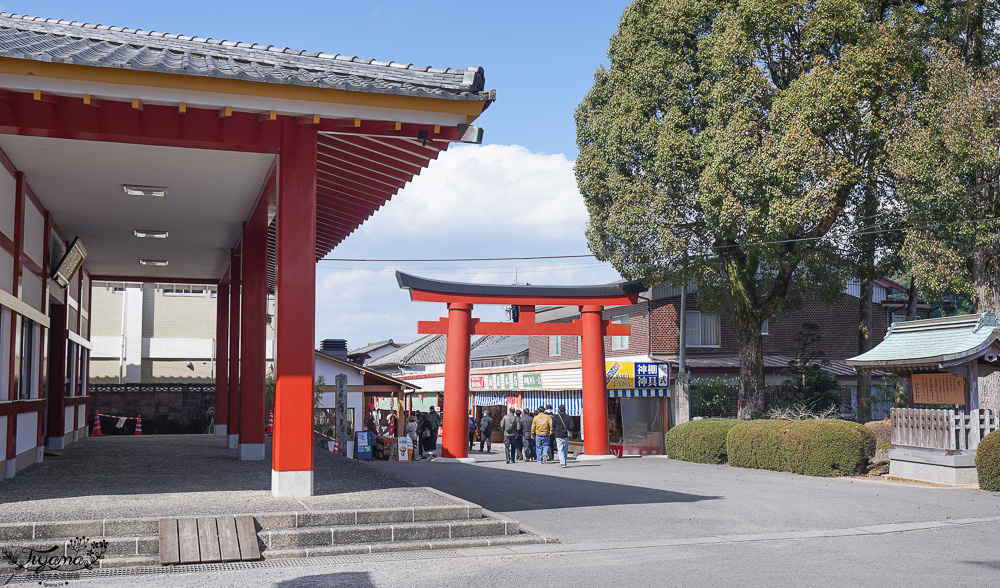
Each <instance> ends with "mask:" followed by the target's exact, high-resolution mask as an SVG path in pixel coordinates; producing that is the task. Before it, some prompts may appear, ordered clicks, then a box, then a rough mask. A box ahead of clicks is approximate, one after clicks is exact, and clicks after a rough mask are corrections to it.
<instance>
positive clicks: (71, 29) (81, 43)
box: [0, 12, 495, 100]
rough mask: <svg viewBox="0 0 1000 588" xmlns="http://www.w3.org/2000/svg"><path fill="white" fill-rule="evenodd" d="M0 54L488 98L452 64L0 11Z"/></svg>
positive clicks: (477, 76)
mask: <svg viewBox="0 0 1000 588" xmlns="http://www.w3.org/2000/svg"><path fill="white" fill-rule="evenodd" d="M0 57H11V58H17V59H30V60H35V61H49V62H54V63H68V64H73V65H88V66H94V67H105V68H119V69H129V70H138V71H152V72H162V73H171V74H181V75H192V76H205V77H214V78H227V79H236V80H247V81H254V82H269V83H275V84H292V85H298V86H312V87H318V88H330V89H337V90H350V91H355V92H373V93H379V94H401V95H408V96H423V97H430V98H445V99H454V100H493V99H494V98H495V94H494V93H493V92H492V91H484V88H485V83H486V77H485V72H484V71H483V68H481V67H469V68H466V69H453V68H441V67H429V66H418V65H413V64H412V63H399V62H395V61H379V60H376V59H362V58H359V57H356V56H353V55H340V54H329V53H321V52H310V51H304V50H300V49H289V48H288V47H276V46H274V45H265V44H260V43H243V42H240V41H228V40H225V39H212V38H204V37H194V36H186V35H176V34H171V33H161V32H156V31H144V30H141V29H130V28H124V27H113V26H105V25H100V24H87V23H79V22H75V21H68V20H59V19H53V18H40V17H34V16H26V15H19V14H12V13H9V12H0Z"/></svg>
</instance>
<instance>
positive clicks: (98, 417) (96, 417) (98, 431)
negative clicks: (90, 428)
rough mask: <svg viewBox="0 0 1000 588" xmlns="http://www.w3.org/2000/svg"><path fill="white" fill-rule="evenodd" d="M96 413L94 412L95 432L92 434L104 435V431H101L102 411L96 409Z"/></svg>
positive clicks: (96, 435)
mask: <svg viewBox="0 0 1000 588" xmlns="http://www.w3.org/2000/svg"><path fill="white" fill-rule="evenodd" d="M94 413H95V414H94V432H93V433H91V435H94V436H95V437H100V436H102V435H104V433H102V432H101V411H99V410H95V411H94Z"/></svg>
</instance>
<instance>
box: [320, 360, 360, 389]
mask: <svg viewBox="0 0 1000 588" xmlns="http://www.w3.org/2000/svg"><path fill="white" fill-rule="evenodd" d="M314 369H315V370H316V377H317V378H319V376H323V378H324V379H325V380H326V385H327V386H335V385H336V384H337V375H338V374H344V375H346V376H347V385H348V386H362V385H364V383H365V377H364V372H362V371H361V370H359V369H357V368H351V367H347V366H342V365H340V364H337V363H334V362H332V361H330V360H328V359H326V358H323V357H317V358H316V367H315V368H314Z"/></svg>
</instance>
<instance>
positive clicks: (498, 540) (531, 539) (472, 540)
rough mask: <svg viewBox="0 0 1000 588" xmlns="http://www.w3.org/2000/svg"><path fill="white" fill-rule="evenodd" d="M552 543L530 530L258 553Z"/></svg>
mask: <svg viewBox="0 0 1000 588" xmlns="http://www.w3.org/2000/svg"><path fill="white" fill-rule="evenodd" d="M554 542H555V540H554V539H551V538H549V539H546V538H544V537H539V536H538V535H533V534H530V533H519V534H517V535H499V536H495V537H466V538H462V539H432V540H429V541H395V542H389V543H355V544H352V545H324V546H316V547H288V548H280V549H265V550H264V551H263V552H261V556H262V557H263V558H264V559H265V560H273V559H289V558H302V557H326V556H334V555H361V554H369V553H388V552H394V551H422V550H434V549H462V548H467V547H499V546H502V545H533V544H537V543H554Z"/></svg>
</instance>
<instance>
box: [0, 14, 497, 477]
mask: <svg viewBox="0 0 1000 588" xmlns="http://www.w3.org/2000/svg"><path fill="white" fill-rule="evenodd" d="M494 98H495V95H494V93H493V92H492V91H488V90H486V89H485V75H484V72H483V70H482V68H476V67H473V68H467V69H450V68H433V67H426V66H414V65H412V64H408V63H397V62H383V61H376V60H371V59H359V58H357V57H353V56H345V55H334V54H326V53H311V52H307V51H302V50H292V49H288V48H278V47H274V46H271V45H261V44H257V43H242V42H234V41H226V40H220V39H210V38H200V37H189V36H183V35H174V34H167V33H158V32H154V31H147V30H139V29H127V28H120V27H109V26H101V25H90V24H83V23H76V22H68V21H60V20H55V19H39V18H34V17H26V16H19V15H12V14H8V13H0V164H2V166H3V168H4V169H3V170H2V171H0V308H2V314H0V317H2V324H0V351H2V354H0V439H3V440H4V441H5V442H6V443H5V459H4V466H5V467H4V468H3V475H4V476H11V475H13V474H14V473H15V472H16V471H17V470H19V469H21V468H23V467H26V466H27V465H29V464H31V463H34V462H37V461H39V460H41V459H42V455H43V447H44V446H45V445H46V444H48V445H49V446H52V447H60V446H62V445H63V444H65V443H66V442H69V441H72V440H75V439H77V438H79V437H80V436H81V435H85V434H86V428H85V426H86V423H87V419H86V417H87V413H88V405H87V394H86V392H87V388H86V379H87V376H86V355H87V353H86V349H87V348H88V345H89V343H88V331H89V328H88V318H89V304H90V303H89V288H90V283H91V280H105V281H115V282H121V281H128V282H156V283H171V282H172V283H184V284H199V283H203V284H215V285H217V286H218V292H219V294H218V297H217V300H218V324H217V337H216V339H217V341H218V342H219V344H218V345H217V361H218V365H219V366H220V369H218V370H217V379H216V423H217V425H218V427H217V429H218V432H219V433H220V434H224V435H226V436H227V437H228V439H229V446H230V448H232V449H234V450H236V454H235V455H234V458H235V457H236V455H238V457H239V459H245V460H259V459H263V458H264V441H265V437H264V426H265V418H264V376H265V374H264V360H265V336H264V329H265V324H266V323H265V321H266V317H265V304H266V296H267V294H268V292H269V291H274V292H275V293H276V300H277V309H276V316H275V322H276V329H277V337H276V338H277V352H276V356H277V357H276V365H277V367H276V375H277V399H276V410H275V427H274V430H275V432H274V442H273V462H272V474H273V475H272V492H273V493H274V494H275V495H280V496H303V495H309V494H311V493H312V427H311V420H312V406H311V399H312V386H313V379H314V378H313V374H314V366H313V361H314V345H315V340H314V326H313V325H314V310H315V262H316V260H317V259H320V258H322V257H323V256H324V255H326V254H327V253H328V252H329V251H331V250H332V249H333V248H334V247H336V246H337V245H338V244H339V243H340V242H341V241H343V240H344V239H345V238H346V237H347V236H348V235H349V234H351V233H352V232H353V231H354V230H355V229H356V228H357V227H358V226H360V225H361V223H363V222H364V221H365V220H366V219H367V218H368V217H369V216H371V215H372V214H374V212H375V211H376V210H378V209H379V208H380V207H381V206H382V205H383V204H384V203H385V202H386V201H387V200H388V199H389V198H391V197H392V196H393V195H394V194H396V193H397V192H398V191H399V189H400V188H402V187H403V186H405V185H406V183H407V182H408V181H409V180H410V179H412V178H413V176H414V175H416V174H418V173H419V172H420V171H421V170H422V169H423V168H424V167H425V166H426V165H428V164H429V163H430V161H431V160H433V159H435V158H436V157H437V156H438V154H439V153H440V152H441V151H443V150H445V149H447V148H448V145H449V143H451V142H455V141H463V142H479V141H481V137H482V133H481V130H480V129H478V128H477V127H473V126H470V123H472V122H473V121H474V120H475V119H476V117H477V116H479V114H481V113H482V111H483V110H484V109H485V108H486V107H487V106H488V105H489V104H490V103H491V102H492V101H493V100H494ZM77 238H79V241H78V242H79V243H82V244H83V245H84V246H85V249H80V250H78V252H77V253H78V254H79V255H80V256H82V255H84V253H85V259H84V260H83V263H82V266H81V267H80V268H79V270H78V271H76V272H75V273H73V276H72V278H73V279H72V281H70V282H69V283H68V284H67V285H66V286H65V287H64V286H63V285H60V284H59V283H57V282H56V281H55V280H54V279H53V278H52V272H53V270H54V269H56V267H57V264H58V262H59V261H60V258H61V256H62V254H63V251H64V250H65V249H66V247H67V245H68V244H69V243H70V242H72V241H73V240H75V239H77ZM223 366H225V367H223Z"/></svg>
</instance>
